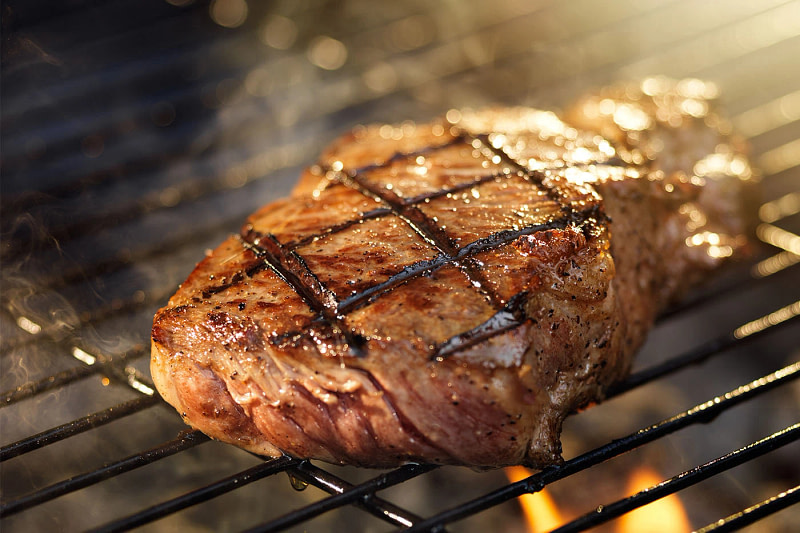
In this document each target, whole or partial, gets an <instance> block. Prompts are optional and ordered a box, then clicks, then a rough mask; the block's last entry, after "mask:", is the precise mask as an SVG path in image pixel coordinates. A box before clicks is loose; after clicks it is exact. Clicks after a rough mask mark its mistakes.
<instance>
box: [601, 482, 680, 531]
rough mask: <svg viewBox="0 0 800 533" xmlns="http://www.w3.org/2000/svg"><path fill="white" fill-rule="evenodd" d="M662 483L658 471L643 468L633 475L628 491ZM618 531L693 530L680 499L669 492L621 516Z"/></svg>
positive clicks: (635, 491)
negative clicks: (667, 494)
mask: <svg viewBox="0 0 800 533" xmlns="http://www.w3.org/2000/svg"><path fill="white" fill-rule="evenodd" d="M660 482H661V477H660V476H659V475H658V473H656V472H655V471H654V470H652V469H649V468H647V467H641V468H638V469H637V470H636V471H634V473H633V474H632V475H631V477H630V479H629V480H628V486H627V488H626V491H627V493H628V494H635V493H637V492H639V491H642V490H644V489H646V488H649V487H652V486H653V485H657V484H659V483H660ZM616 530H617V531H618V532H619V533H649V532H653V533H684V532H685V531H691V530H692V526H691V525H690V524H689V518H688V517H687V516H686V511H685V510H684V507H683V504H682V503H681V501H680V498H678V496H677V495H676V494H670V495H669V496H665V497H663V498H661V499H659V500H656V501H654V502H652V503H649V504H647V505H645V506H644V507H640V508H639V509H636V510H634V511H631V512H629V513H627V514H625V515H623V516H621V517H620V518H619V520H618V521H617V528H616Z"/></svg>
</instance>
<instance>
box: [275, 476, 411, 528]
mask: <svg viewBox="0 0 800 533" xmlns="http://www.w3.org/2000/svg"><path fill="white" fill-rule="evenodd" d="M290 476H292V477H295V478H297V479H299V480H300V481H302V482H305V483H308V484H310V485H314V486H315V487H317V488H320V489H322V490H324V491H326V492H328V493H329V494H342V493H344V492H346V491H348V490H352V489H353V488H354V485H353V484H352V483H348V482H347V481H345V480H343V479H341V478H339V477H338V476H334V475H333V474H331V473H330V472H327V471H325V470H323V469H321V468H318V467H317V466H314V465H313V464H311V463H310V462H308V461H304V462H302V463H301V464H300V465H299V466H297V467H295V468H292V469H291V474H290ZM354 505H356V506H358V507H361V508H363V509H366V510H367V511H368V512H370V513H371V514H373V515H374V516H377V517H378V518H381V519H383V520H385V521H386V522H389V523H392V524H394V525H397V526H404V527H408V526H410V525H411V524H413V523H414V522H419V521H421V520H422V519H421V518H420V517H418V516H416V515H414V514H413V513H410V512H408V511H406V510H404V509H401V508H400V507H397V506H396V505H394V504H392V503H390V502H387V501H385V500H383V499H381V498H378V497H377V496H375V494H374V493H371V494H367V495H366V496H364V497H363V498H362V499H361V501H356V502H354Z"/></svg>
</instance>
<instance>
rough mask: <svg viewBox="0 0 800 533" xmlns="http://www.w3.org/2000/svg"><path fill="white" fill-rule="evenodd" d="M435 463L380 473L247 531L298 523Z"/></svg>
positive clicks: (432, 467) (415, 473) (273, 529)
mask: <svg viewBox="0 0 800 533" xmlns="http://www.w3.org/2000/svg"><path fill="white" fill-rule="evenodd" d="M435 468H436V466H435V465H418V464H410V465H406V466H404V467H401V468H398V469H396V470H392V471H391V472H388V473H386V474H381V475H380V476H377V477H375V478H372V479H371V480H369V481H366V482H364V483H361V484H359V485H357V486H354V487H352V488H350V489H348V490H345V491H343V492H341V493H339V494H335V495H333V496H329V497H327V498H324V499H322V500H318V501H316V502H314V503H312V504H310V505H307V506H306V507H303V508H301V509H298V510H296V511H292V512H290V513H287V514H285V515H283V516H281V517H279V518H276V519H275V520H271V521H270V522H267V523H265V524H261V525H259V526H256V527H254V528H252V529H249V530H248V533H256V532H260V531H280V530H282V529H286V528H288V527H290V526H293V525H296V524H299V523H301V522H303V521H305V520H309V519H311V518H314V517H315V516H319V515H321V514H322V513H325V512H327V511H330V510H332V509H336V508H337V507H341V506H343V505H347V504H352V503H356V502H358V501H360V500H362V499H363V498H365V497H370V495H371V494H373V493H375V492H376V491H379V490H383V489H387V488H389V487H392V486H394V485H397V484H399V483H402V482H404V481H408V480H409V479H412V478H414V477H417V476H419V475H420V474H424V473H426V472H429V471H431V470H433V469H435Z"/></svg>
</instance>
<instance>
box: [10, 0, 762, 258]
mask: <svg viewBox="0 0 800 533" xmlns="http://www.w3.org/2000/svg"><path fill="white" fill-rule="evenodd" d="M773 10H774V9H767V10H766V11H765V12H768V13H771V12H772V11H773ZM637 16H638V17H641V16H643V14H637V15H633V16H630V15H627V16H625V15H621V18H620V19H618V20H613V21H612V22H610V23H608V25H609V26H613V25H614V24H619V23H623V22H625V21H628V20H629V19H631V18H635V17H637ZM513 22H515V20H514V19H512V20H510V21H505V22H504V23H507V24H511V23H513ZM737 22H739V21H737ZM731 24H733V23H731ZM727 27H728V26H727V25H723V28H727ZM497 29H499V28H493V29H492V31H496V30H497ZM595 30H596V29H595ZM448 42H449V41H448ZM448 42H445V43H440V46H446V45H447V44H448ZM559 42H561V41H559ZM506 52H508V51H506ZM527 53H529V50H528V48H527V47H522V48H521V49H520V50H516V49H514V51H513V53H510V55H508V56H502V55H501V56H498V57H496V58H494V59H495V60H496V61H497V62H498V63H503V62H507V61H513V60H517V59H519V56H520V54H527ZM426 54H428V55H432V54H430V50H423V51H422V53H420V54H419V55H421V56H423V58H422V60H423V62H425V57H424V56H425V55H426ZM428 61H429V62H431V61H433V60H432V59H429V60H428ZM482 66H484V65H482V64H480V63H477V64H475V63H471V62H465V64H463V65H460V66H458V67H456V68H454V69H453V71H443V72H442V74H441V75H439V76H438V77H434V78H432V79H428V80H425V81H424V82H422V83H426V82H431V81H437V80H438V81H440V80H443V79H446V78H450V77H452V76H455V75H458V76H463V75H465V74H467V73H469V72H472V71H475V70H478V69H480V68H481V67H482ZM600 66H602V65H599V66H596V67H594V68H600ZM579 73H580V72H577V73H576V72H570V77H574V76H575V75H576V74H579ZM561 81H563V80H561ZM545 83H550V84H552V83H554V81H553V79H552V78H548V79H547V80H546V81H545ZM413 88H414V85H409V86H401V87H400V88H399V89H398V90H397V91H395V92H392V93H387V94H384V95H380V96H378V97H376V96H375V95H364V94H360V95H356V96H355V97H350V99H349V100H346V101H344V102H341V103H339V102H336V104H335V108H334V109H323V107H324V106H322V105H321V106H320V107H319V108H317V107H314V108H313V109H312V111H311V112H312V116H310V117H303V119H305V120H312V119H317V118H323V117H328V116H330V115H332V114H333V113H335V112H338V111H340V110H343V109H351V110H353V109H355V108H356V107H358V106H359V105H362V104H365V103H367V102H371V101H373V100H375V99H376V98H377V100H382V99H386V98H388V97H391V96H394V95H396V94H397V93H404V92H407V91H409V90H411V89H413ZM325 103H326V102H320V104H325ZM253 116H254V113H251V112H248V113H243V114H242V121H243V122H238V123H236V124H235V126H234V127H233V128H231V129H238V128H242V127H246V126H245V123H246V122H247V121H250V122H252V121H253V120H254V119H253ZM189 130H190V131H196V130H195V129H194V128H189ZM162 148H163V147H160V148H159V161H161V160H162V158H163V150H162ZM146 157H147V156H145V155H142V154H139V155H138V156H137V164H139V162H140V161H141V160H142V159H143V158H145V159H146ZM215 157H218V154H215ZM263 177H265V176H264V175H261V176H251V178H254V179H260V178H263ZM220 181H225V178H224V177H223V178H221V180H220ZM206 188H207V189H208V190H209V191H210V192H217V191H218V190H223V189H226V188H228V187H224V186H223V187H221V188H219V187H218V186H214V185H213V184H211V183H209V184H208V185H207V187H206ZM204 194H208V193H203V195H204ZM193 199H195V196H194V195H192V194H188V195H187V196H186V197H185V198H184V197H183V196H182V195H181V196H180V201H185V200H193ZM173 205H174V203H170V205H168V206H163V205H159V202H157V201H150V202H144V203H141V204H139V203H137V204H129V205H128V206H126V207H125V208H124V209H122V210H119V211H115V213H119V214H118V215H115V214H114V213H111V214H98V215H97V216H93V217H89V218H88V219H86V220H80V221H66V222H67V223H66V224H63V225H60V226H59V227H55V228H52V229H51V232H52V236H53V237H54V238H56V239H57V240H62V241H63V240H66V239H68V238H71V237H72V236H74V235H75V234H81V233H85V232H89V231H92V230H95V229H98V228H101V227H105V226H106V225H107V224H108V223H119V222H120V221H125V220H130V219H132V218H135V217H137V216H139V215H141V214H144V213H145V212H150V211H151V210H154V209H159V208H162V207H172V206H173ZM103 221H105V224H104V223H103ZM11 249H13V248H11Z"/></svg>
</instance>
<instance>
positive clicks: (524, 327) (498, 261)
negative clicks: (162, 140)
mask: <svg viewBox="0 0 800 533" xmlns="http://www.w3.org/2000/svg"><path fill="white" fill-rule="evenodd" d="M692 83H694V85H692ZM709 87H710V86H708V85H705V84H702V83H701V82H681V83H678V82H672V81H669V80H662V79H652V80H647V81H646V82H644V83H643V84H641V85H634V86H627V87H622V88H616V89H611V90H610V92H608V93H603V94H601V95H595V96H591V97H588V98H586V99H584V100H582V101H581V102H579V104H578V106H576V108H575V109H573V110H572V111H570V112H569V113H568V116H570V117H571V118H572V120H573V121H574V123H575V124H576V125H577V126H579V127H576V126H571V125H568V124H566V123H565V122H563V121H562V120H560V119H559V118H558V117H557V116H556V115H555V114H553V113H550V112H545V111H538V110H533V109H528V108H513V109H489V110H483V111H461V112H458V111H451V112H449V113H448V114H447V119H446V120H445V119H442V120H438V121H434V122H431V123H429V124H417V125H414V124H410V123H405V124H402V125H398V126H388V125H383V126H368V127H361V128H357V129H355V130H354V131H352V132H350V133H349V134H346V135H344V136H343V137H342V138H340V139H339V140H337V141H336V142H334V143H333V145H332V146H330V147H329V148H328V149H327V150H326V151H325V152H324V153H323V154H322V156H321V158H320V160H319V163H318V164H317V165H315V166H313V167H311V168H310V169H308V170H307V171H306V172H304V174H303V175H302V177H301V180H300V182H299V184H298V185H297V188H296V190H295V191H294V193H293V194H292V195H291V196H290V197H288V198H286V199H283V200H279V201H277V202H275V203H272V204H270V205H267V206H266V207H264V208H262V209H261V210H259V211H258V212H256V213H255V214H253V215H252V216H251V217H250V218H249V219H248V221H247V223H246V224H245V226H244V227H243V228H242V231H241V233H240V234H239V235H236V236H231V237H230V238H228V239H227V240H226V241H225V242H223V243H222V244H221V245H220V246H219V247H218V248H217V249H216V250H214V251H213V252H211V253H210V254H209V255H208V256H207V257H206V258H205V259H204V260H203V261H202V262H200V264H198V266H197V267H196V269H195V270H194V271H193V272H192V274H191V275H190V276H189V278H188V279H187V281H186V282H185V283H184V284H183V285H182V286H181V287H180V289H179V290H178V292H177V293H176V294H175V295H174V296H173V297H172V298H171V299H170V301H169V303H168V305H167V306H166V307H164V308H163V309H161V310H160V311H159V312H158V314H157V315H156V317H155V321H154V325H153V332H152V339H153V351H152V365H151V368H152V374H153V379H154V380H155V383H156V385H157V387H158V390H159V391H160V393H161V394H162V395H163V397H164V398H165V399H166V400H167V401H168V402H169V403H171V404H172V405H174V406H175V407H176V408H177V410H178V411H179V412H180V413H181V415H182V416H183V417H184V419H185V420H186V422H187V423H189V424H190V425H192V426H194V427H195V428H198V429H200V430H202V431H203V432H205V433H207V434H208V435H210V436H211V437H214V438H216V439H219V440H222V441H227V442H231V443H233V444H236V445H238V446H241V447H243V448H246V449H248V450H251V451H254V452H257V453H260V454H265V455H272V456H274V455H278V454H281V453H288V454H291V455H294V456H297V457H303V458H317V459H322V460H325V461H330V462H334V463H349V464H355V465H363V466H376V467H389V466H394V465H398V464H402V463H406V462H413V461H417V462H432V463H442V464H464V465H471V466H478V467H493V466H500V465H510V464H519V463H523V464H528V465H531V466H539V467H541V466H543V465H547V464H551V463H553V462H556V461H558V460H559V458H560V443H559V432H560V428H561V423H562V420H563V419H564V417H565V416H566V415H567V414H568V413H570V412H572V411H574V410H575V409H577V408H579V407H581V406H583V405H585V404H587V403H589V402H592V401H597V400H600V399H602V397H603V392H604V390H606V389H607V388H608V386H609V385H610V384H612V383H613V382H615V381H617V380H619V379H621V378H622V377H624V376H625V375H626V373H627V372H628V371H629V368H630V365H631V359H632V354H633V353H634V351H635V350H636V349H637V348H638V347H639V346H640V345H641V343H642V341H643V339H644V337H645V335H646V332H647V329H648V328H649V327H650V326H651V325H652V323H653V320H654V317H655V316H656V314H657V313H658V311H659V309H662V308H663V307H664V305H666V304H667V303H668V302H670V301H671V300H673V299H674V298H675V297H676V296H678V295H679V294H680V293H682V292H683V291H684V290H685V289H686V288H687V286H688V285H689V284H690V283H692V282H693V281H694V280H695V279H696V278H697V277H698V276H699V275H700V274H701V273H702V272H705V271H708V270H709V269H710V268H713V267H714V266H716V265H717V264H718V263H719V262H720V261H721V260H722V258H724V257H725V256H728V255H731V254H733V253H735V252H736V251H737V250H739V249H740V248H741V247H742V246H744V244H745V243H744V238H743V237H742V234H743V219H742V216H741V215H740V213H741V207H740V206H739V205H738V202H739V201H740V200H739V198H740V193H741V189H742V184H743V183H744V182H745V181H747V179H748V178H749V177H750V175H751V173H750V170H749V166H748V165H747V162H746V160H745V159H744V158H743V157H742V156H741V155H740V154H739V152H738V151H737V150H736V148H735V147H734V145H733V144H732V143H731V142H730V140H729V138H728V136H727V134H726V127H725V125H724V123H723V122H722V121H721V120H720V119H719V118H718V117H717V116H716V115H715V114H714V113H713V112H711V111H710V110H709V107H708V106H709V97H710V96H713V95H710V94H708V92H709ZM692 91H694V92H692ZM704 91H705V92H704Z"/></svg>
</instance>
